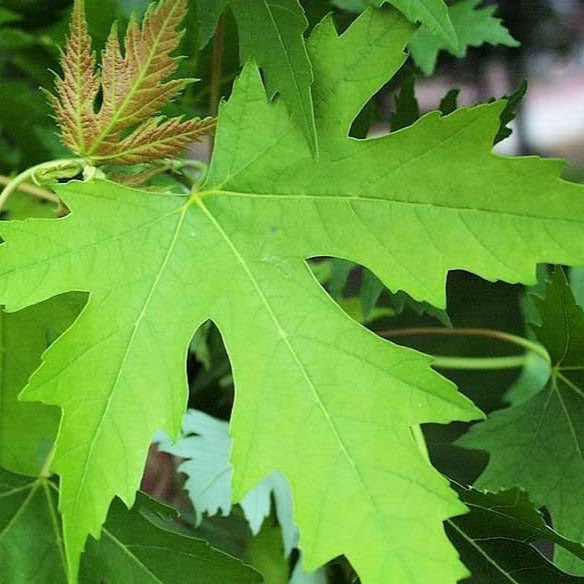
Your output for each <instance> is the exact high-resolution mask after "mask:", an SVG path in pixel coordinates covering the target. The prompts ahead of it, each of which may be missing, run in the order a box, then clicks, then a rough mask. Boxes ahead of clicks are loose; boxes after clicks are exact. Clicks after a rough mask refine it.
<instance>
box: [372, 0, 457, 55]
mask: <svg viewBox="0 0 584 584" xmlns="http://www.w3.org/2000/svg"><path fill="white" fill-rule="evenodd" d="M371 3H372V4H373V5H374V6H381V5H382V4H384V3H391V4H393V5H394V6H395V7H396V8H397V9H398V10H401V12H402V13H403V14H405V15H406V16H407V18H409V19H410V20H411V21H412V22H421V23H422V24H423V25H424V26H427V27H428V28H429V29H430V30H431V31H432V32H433V33H434V34H435V35H436V36H438V37H439V38H441V39H442V40H443V41H444V42H446V43H447V45H448V46H449V47H450V48H451V49H452V50H456V49H457V47H458V45H459V41H458V37H457V34H456V30H455V29H454V26H453V24H452V21H451V20H450V15H449V14H448V7H447V6H446V4H445V3H444V0H371Z"/></svg>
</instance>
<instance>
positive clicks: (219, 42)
mask: <svg viewBox="0 0 584 584" xmlns="http://www.w3.org/2000/svg"><path fill="white" fill-rule="evenodd" d="M223 31H224V22H223V14H221V16H219V20H218V21H217V28H216V30H215V37H214V39H213V61H212V64H211V89H210V94H209V114H210V115H211V116H213V117H214V118H216V117H217V114H218V113H219V100H220V98H221V59H222V56H223ZM214 145H215V137H214V135H212V136H211V154H212V153H213V147H214Z"/></svg>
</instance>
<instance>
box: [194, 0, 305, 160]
mask: <svg viewBox="0 0 584 584" xmlns="http://www.w3.org/2000/svg"><path fill="white" fill-rule="evenodd" d="M199 4H200V5H199V7H198V11H199V22H200V25H201V44H202V45H205V44H207V42H208V41H209V39H210V38H211V36H212V35H213V33H214V32H215V26H216V24H217V21H218V19H219V16H220V14H221V13H222V12H223V10H224V9H225V8H226V7H227V6H228V5H229V7H230V8H231V10H232V11H233V14H234V16H235V19H236V21H237V27H238V31H239V39H240V54H241V62H242V63H245V62H246V61H248V60H249V59H253V60H255V61H256V63H257V64H258V65H259V66H260V67H261V68H262V69H263V71H264V72H265V74H266V81H267V89H268V92H269V93H270V95H272V96H273V95H274V94H275V93H276V92H279V93H280V94H281V95H282V98H283V99H284V101H285V102H286V104H287V105H288V108H289V110H290V113H291V114H292V115H294V116H295V118H296V123H298V124H299V125H300V127H301V128H302V131H303V132H304V135H305V137H306V139H307V140H308V143H309V145H310V148H311V150H312V152H313V153H315V152H316V150H317V143H316V128H315V125H314V111H313V105H312V97H311V93H310V86H311V83H312V68H311V65H310V60H309V59H308V53H307V52H306V47H305V43H304V37H303V36H302V35H303V32H304V31H305V30H306V27H307V26H308V22H307V20H306V18H305V16H304V12H303V9H302V7H301V5H300V4H299V2H298V0H258V1H256V2H249V1H248V0H210V1H209V2H201V3H199Z"/></svg>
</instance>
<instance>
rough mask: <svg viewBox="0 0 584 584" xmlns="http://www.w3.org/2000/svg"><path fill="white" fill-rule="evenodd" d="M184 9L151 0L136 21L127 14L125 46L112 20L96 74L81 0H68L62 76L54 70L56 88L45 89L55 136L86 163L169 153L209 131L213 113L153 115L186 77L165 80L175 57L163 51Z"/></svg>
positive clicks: (176, 37) (176, 1)
mask: <svg viewBox="0 0 584 584" xmlns="http://www.w3.org/2000/svg"><path fill="white" fill-rule="evenodd" d="M185 14H186V0H164V1H163V2H160V3H159V4H158V5H151V6H150V8H149V9H148V10H147V12H146V14H145V16H144V21H143V23H142V26H140V25H139V24H138V22H137V21H136V20H135V19H132V20H130V23H129V25H128V30H127V32H126V36H125V41H124V49H125V54H122V51H121V47H120V42H119V35H118V29H117V26H116V24H114V25H113V26H112V29H111V32H110V35H109V37H108V40H107V43H106V46H105V49H104V52H103V56H102V65H101V72H100V73H99V74H98V73H97V72H96V69H95V66H96V63H95V56H94V54H93V52H92V50H91V38H90V37H89V33H88V30H87V23H86V20H85V9H84V1H83V0H76V1H75V4H74V7H73V17H72V21H71V34H70V37H69V41H68V43H67V47H66V50H65V52H64V54H63V55H62V58H61V66H62V68H63V77H58V78H57V82H56V96H55V95H52V94H49V100H50V102H51V105H52V106H53V109H54V111H55V115H56V118H57V121H58V123H59V127H60V128H61V137H62V139H63V142H64V143H65V144H66V145H67V146H68V147H69V148H71V150H73V151H74V152H75V153H76V154H78V155H80V156H81V157H83V158H86V159H87V160H88V161H89V162H91V163H92V164H139V163H144V162H150V161H152V160H156V159H159V158H164V157H167V156H171V155H172V154H174V153H176V152H178V151H179V150H181V149H183V148H184V147H185V146H187V145H188V144H189V143H191V142H194V141H197V140H200V138H201V137H202V136H204V135H206V134H209V133H211V132H212V131H213V129H214V126H215V120H214V119H213V118H204V119H199V118H195V119H192V120H186V121H184V120H182V119H180V118H171V119H169V120H165V119H164V118H163V117H161V116H155V114H156V113H157V112H158V111H159V110H160V109H161V108H162V107H163V106H164V105H166V104H167V103H169V102H170V101H171V100H172V99H174V98H175V97H176V96H177V95H178V94H179V93H180V92H181V91H182V90H183V89H184V88H185V86H186V85H187V84H188V83H189V82H190V81H191V80H190V79H170V80H168V78H169V77H170V76H171V75H172V74H173V73H174V72H175V71H176V68H177V65H178V60H177V59H176V58H174V57H172V56H171V53H172V52H173V51H174V50H176V48H177V46H178V43H179V41H180V38H181V33H179V32H178V30H177V29H178V27H179V26H180V23H181V22H182V20H183V19H184V17H185ZM100 92H101V95H102V99H101V104H100V106H99V109H96V108H97V98H98V95H99V93H100ZM153 116H155V117H153Z"/></svg>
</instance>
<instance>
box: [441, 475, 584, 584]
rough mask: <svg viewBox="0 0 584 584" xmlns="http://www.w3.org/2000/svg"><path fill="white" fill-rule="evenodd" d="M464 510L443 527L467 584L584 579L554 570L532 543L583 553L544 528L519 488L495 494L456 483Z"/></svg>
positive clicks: (571, 583) (557, 583) (567, 583)
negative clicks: (464, 567)
mask: <svg viewBox="0 0 584 584" xmlns="http://www.w3.org/2000/svg"><path fill="white" fill-rule="evenodd" d="M456 490H457V492H459V493H460V496H461V500H462V501H464V502H465V503H466V504H467V505H468V506H469V508H470V513H469V514H468V515H464V516H462V517H458V518H456V519H451V520H449V521H448V522H447V532H448V534H449V536H450V538H451V539H452V541H453V542H455V543H456V547H457V549H458V550H459V551H460V553H461V557H462V559H463V561H464V562H465V564H466V565H467V566H468V567H469V568H471V572H472V578H470V579H469V580H464V582H465V583H468V584H542V583H543V582H545V583H546V584H580V583H582V582H584V578H578V577H576V576H571V575H568V574H565V573H563V572H562V571H561V570H558V568H556V567H555V566H554V565H553V564H552V563H551V562H550V561H549V560H548V559H546V558H545V557H544V556H543V554H542V553H541V552H540V551H539V550H538V549H537V548H536V547H535V545H533V544H534V543H536V542H537V543H539V544H540V545H541V544H542V542H544V541H545V542H554V543H555V544H557V545H559V546H562V548H563V549H565V550H567V551H569V552H570V553H573V554H577V555H578V556H579V557H580V558H584V546H582V545H579V544H577V543H576V542H573V541H569V540H567V539H566V538H564V537H562V536H561V535H560V534H558V533H557V532H555V531H553V530H552V529H550V528H549V527H548V526H547V525H546V524H545V522H544V520H543V517H542V515H541V514H540V513H539V512H538V511H537V510H536V509H535V508H534V507H533V504H532V503H531V502H530V501H529V499H528V498H527V497H526V495H525V493H522V492H521V491H519V490H517V489H513V490H510V491H503V492H501V493H497V494H496V495H493V494H489V493H482V492H480V491H476V490H474V489H466V488H464V487H461V486H457V487H456Z"/></svg>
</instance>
